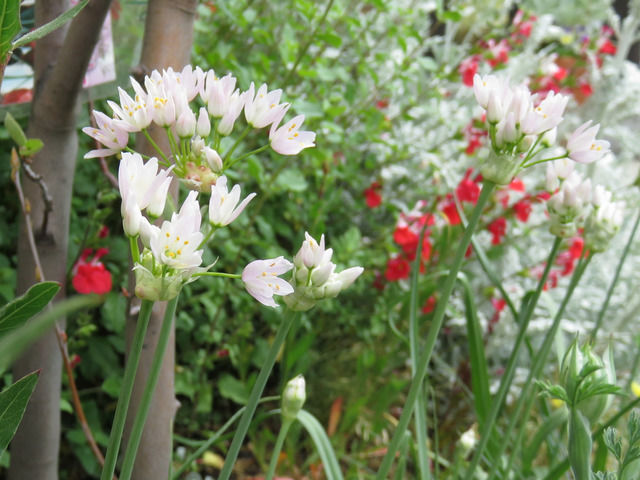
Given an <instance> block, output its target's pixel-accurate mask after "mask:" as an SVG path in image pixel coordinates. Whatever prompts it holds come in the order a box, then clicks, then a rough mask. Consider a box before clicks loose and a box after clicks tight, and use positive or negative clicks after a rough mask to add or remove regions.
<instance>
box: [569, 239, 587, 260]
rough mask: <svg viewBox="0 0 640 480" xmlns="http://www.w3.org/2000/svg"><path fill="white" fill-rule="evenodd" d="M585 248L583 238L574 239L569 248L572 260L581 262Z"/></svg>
mask: <svg viewBox="0 0 640 480" xmlns="http://www.w3.org/2000/svg"><path fill="white" fill-rule="evenodd" d="M583 248H584V240H583V239H582V237H574V238H573V240H571V246H570V247H569V253H570V254H571V258H573V259H575V260H579V259H580V257H582V250H583Z"/></svg>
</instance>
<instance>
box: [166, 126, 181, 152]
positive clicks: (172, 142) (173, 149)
mask: <svg viewBox="0 0 640 480" xmlns="http://www.w3.org/2000/svg"><path fill="white" fill-rule="evenodd" d="M164 131H165V132H167V138H168V139H169V146H170V147H171V153H172V154H173V157H174V158H178V157H179V156H180V148H179V147H178V144H177V143H176V139H175V137H174V136H173V132H172V131H171V128H170V127H164Z"/></svg>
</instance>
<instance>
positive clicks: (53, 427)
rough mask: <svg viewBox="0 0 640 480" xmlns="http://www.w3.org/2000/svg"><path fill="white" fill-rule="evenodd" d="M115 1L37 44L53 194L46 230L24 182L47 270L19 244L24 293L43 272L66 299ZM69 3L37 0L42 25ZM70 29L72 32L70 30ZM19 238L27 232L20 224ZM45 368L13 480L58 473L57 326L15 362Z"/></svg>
mask: <svg viewBox="0 0 640 480" xmlns="http://www.w3.org/2000/svg"><path fill="white" fill-rule="evenodd" d="M109 5H110V0H94V1H92V2H90V3H89V5H88V6H87V7H86V8H85V9H84V10H83V11H82V12H81V13H80V14H79V15H78V16H77V17H76V18H75V19H74V20H73V22H72V23H71V24H70V26H69V29H68V31H67V30H66V29H60V30H57V31H55V32H53V33H51V34H49V35H48V36H46V37H44V38H42V39H41V40H39V41H38V42H37V44H36V49H35V95H34V99H33V102H32V107H31V117H30V120H29V128H28V136H29V137H35V138H39V139H41V140H42V141H43V142H44V148H43V149H42V151H41V152H40V153H38V154H37V155H36V156H35V157H34V158H33V169H34V170H35V171H36V172H37V173H39V174H41V175H42V176H43V178H44V180H45V182H46V184H47V186H48V187H49V192H50V194H51V197H52V198H53V211H52V212H51V213H50V214H49V218H48V222H47V226H46V230H45V231H41V225H42V224H41V222H42V218H43V214H44V204H43V201H42V197H41V195H40V190H39V188H38V186H37V185H36V184H34V183H33V182H30V181H28V180H26V181H24V182H23V185H24V191H25V197H26V198H27V199H28V200H29V203H30V205H31V217H32V219H33V221H34V222H36V224H35V225H34V230H35V231H36V237H37V238H36V241H37V247H38V251H39V253H40V259H41V262H42V268H43V270H44V272H41V273H42V274H41V275H37V274H36V272H35V266H34V262H33V258H32V256H31V252H30V250H29V248H28V246H27V242H26V241H20V242H19V244H18V291H19V293H21V292H24V291H25V290H27V289H28V288H29V287H30V286H31V285H33V284H34V283H35V282H37V281H39V280H40V279H41V278H42V277H45V278H47V279H48V280H55V281H57V282H60V284H61V285H62V286H63V288H62V289H61V291H60V294H59V298H60V297H62V296H64V286H65V284H66V273H67V265H66V259H67V244H68V237H69V214H70V207H71V193H72V186H73V173H74V169H75V161H76V155H77V150H78V145H77V133H76V128H77V126H76V113H75V112H76V104H77V98H78V94H79V93H80V91H81V87H82V78H83V76H84V72H85V71H86V69H87V65H88V63H89V59H90V57H91V52H92V50H93V46H94V45H95V44H96V42H97V41H98V35H99V33H100V27H101V25H102V23H103V22H104V18H105V16H106V14H107V11H108V10H109ZM67 8H69V3H68V1H67V0H47V1H39V2H37V4H36V25H42V24H43V23H46V22H47V21H49V20H51V19H53V18H55V17H56V16H58V15H59V14H60V13H62V12H64V11H65V10H66V9H67ZM65 33H66V35H65ZM21 238H22V239H24V238H26V237H25V230H24V225H21ZM37 369H41V374H40V379H39V381H38V385H37V387H36V390H35V392H34V394H33V396H32V397H31V400H30V402H29V406H28V408H27V411H26V413H25V415H24V418H23V420H22V423H21V425H20V428H19V429H18V432H17V434H16V436H15V437H14V439H13V442H12V444H11V465H10V468H9V479H10V480H24V479H31V478H33V479H38V480H56V479H57V478H58V450H59V444H60V380H61V374H62V373H61V372H62V361H61V356H60V350H59V348H58V344H57V340H56V334H55V331H54V330H51V331H50V332H48V333H47V334H46V335H45V336H44V337H42V338H41V339H40V340H39V341H38V342H37V343H36V344H34V345H33V346H32V347H31V348H30V349H29V350H27V351H26V352H25V353H24V354H23V356H22V357H21V358H20V359H19V360H18V361H17V362H16V363H15V365H14V369H13V372H14V376H15V378H20V377H22V376H23V375H25V374H26V373H29V372H32V371H34V370H37Z"/></svg>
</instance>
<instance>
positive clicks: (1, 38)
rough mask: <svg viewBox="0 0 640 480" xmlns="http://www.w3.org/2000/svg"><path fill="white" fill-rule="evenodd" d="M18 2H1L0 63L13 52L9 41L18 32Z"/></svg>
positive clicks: (13, 0)
mask: <svg viewBox="0 0 640 480" xmlns="http://www.w3.org/2000/svg"><path fill="white" fill-rule="evenodd" d="M20 28H21V25H20V0H3V1H2V5H0V62H2V63H4V60H5V57H6V56H7V54H8V53H9V52H10V51H11V50H13V48H14V47H13V46H12V45H11V40H13V37H15V36H16V35H17V34H18V32H20Z"/></svg>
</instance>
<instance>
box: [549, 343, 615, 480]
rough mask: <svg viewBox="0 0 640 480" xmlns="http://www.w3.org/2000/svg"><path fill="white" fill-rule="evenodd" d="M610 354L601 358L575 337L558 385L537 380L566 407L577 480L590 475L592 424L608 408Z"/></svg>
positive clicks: (612, 388) (611, 392)
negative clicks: (580, 344)
mask: <svg viewBox="0 0 640 480" xmlns="http://www.w3.org/2000/svg"><path fill="white" fill-rule="evenodd" d="M615 383H616V372H615V367H614V363H613V353H612V351H611V349H607V352H605V354H604V356H603V357H600V356H598V355H596V354H595V353H594V352H593V351H592V349H591V346H590V345H589V344H585V345H583V346H582V347H580V346H579V345H578V342H577V340H576V341H574V342H573V344H572V345H571V347H570V348H569V349H568V350H567V352H566V353H565V355H564V358H563V360H562V364H561V366H560V385H549V384H544V383H540V385H541V386H542V388H543V393H545V394H547V395H549V396H551V397H554V398H557V399H560V400H562V401H563V402H565V404H566V405H567V408H568V409H569V461H570V463H571V468H572V469H573V473H574V475H575V477H576V478H578V479H590V478H591V449H592V440H591V425H592V424H593V423H595V422H597V421H598V420H599V419H600V418H601V417H602V415H603V414H604V413H605V412H606V410H607V409H608V408H609V406H610V404H611V401H612V395H615V394H619V393H620V392H621V389H620V388H619V387H617V386H616V384H615Z"/></svg>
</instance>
